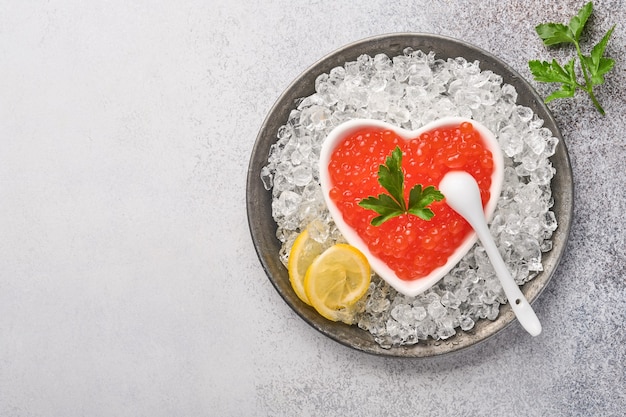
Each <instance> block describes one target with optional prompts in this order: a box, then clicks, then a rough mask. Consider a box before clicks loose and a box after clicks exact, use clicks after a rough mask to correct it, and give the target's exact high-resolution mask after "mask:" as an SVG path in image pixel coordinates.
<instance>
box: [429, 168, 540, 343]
mask: <svg viewBox="0 0 626 417" xmlns="http://www.w3.org/2000/svg"><path fill="white" fill-rule="evenodd" d="M439 190H440V191H441V192H442V193H443V195H444V196H445V197H446V203H448V206H450V208H452V209H453V210H454V211H456V212H457V213H459V214H460V215H461V216H463V217H464V218H465V220H467V222H468V223H469V224H470V225H471V226H472V227H473V228H474V231H476V234H477V235H478V238H479V239H480V241H481V242H482V244H483V247H484V248H485V251H486V252H487V256H489V259H490V260H491V264H492V265H493V268H494V270H495V271H496V275H497V276H498V278H499V279H500V283H501V284H502V288H503V289H504V294H506V298H507V299H508V300H509V304H510V305H511V308H512V309H513V312H514V313H515V316H516V317H517V319H518V320H519V322H520V324H521V325H522V327H524V329H526V331H527V332H528V333H530V334H531V335H532V336H538V335H539V334H540V333H541V323H540V322H539V319H538V318H537V315H536V314H535V312H534V310H533V308H532V307H531V306H530V303H529V302H528V300H526V297H524V294H522V291H520V289H519V286H518V285H517V284H516V283H515V281H514V280H513V277H512V276H511V274H510V272H509V270H508V269H507V267H506V264H505V263H504V261H503V260H502V257H501V256H500V252H498V248H497V246H496V243H495V242H494V241H493V238H492V237H491V233H490V232H489V228H488V227H487V221H486V220H485V214H484V212H483V208H482V203H481V201H480V191H479V189H478V184H477V183H476V180H475V179H474V177H472V176H471V175H470V174H468V173H467V172H463V171H453V172H449V173H448V174H446V175H445V176H444V177H443V179H442V180H441V182H440V183H439Z"/></svg>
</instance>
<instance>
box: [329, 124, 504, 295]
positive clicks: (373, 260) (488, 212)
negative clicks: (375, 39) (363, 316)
mask: <svg viewBox="0 0 626 417" xmlns="http://www.w3.org/2000/svg"><path fill="white" fill-rule="evenodd" d="M464 122H469V123H471V124H472V125H473V127H474V129H476V130H477V131H478V132H479V134H480V135H481V137H482V138H483V139H484V141H485V144H486V147H487V149H489V150H490V151H491V153H492V156H493V163H494V170H493V173H492V176H491V186H490V188H489V191H490V199H489V201H488V202H487V204H486V205H485V208H484V211H485V218H486V219H487V221H490V220H491V217H492V215H493V213H494V211H495V209H496V206H497V204H498V200H499V198H500V192H501V190H502V183H503V181H504V157H503V155H502V149H501V148H500V144H499V143H498V140H497V137H496V135H495V134H494V133H493V132H492V131H491V130H489V129H488V128H487V127H485V126H484V125H483V124H482V123H480V122H478V121H476V120H473V119H470V118H465V117H443V118H440V119H437V120H434V121H432V122H430V123H427V124H426V125H424V126H422V127H420V128H419V129H416V130H407V129H404V128H401V127H398V126H395V125H393V124H391V123H388V122H385V121H382V120H375V119H351V120H348V121H346V122H343V123H342V124H340V125H338V126H336V127H335V128H333V129H332V130H331V131H330V133H329V134H328V135H327V136H326V138H325V139H324V141H323V143H322V148H321V150H320V159H319V175H320V185H321V187H322V193H323V195H324V200H325V202H326V205H327V207H328V210H329V212H330V215H331V217H332V218H333V220H334V222H335V224H336V225H337V228H338V229H339V231H340V232H341V233H342V234H343V236H344V238H345V239H346V240H347V241H348V243H349V244H351V245H352V246H354V247H356V248H357V249H358V250H360V251H361V252H362V253H363V254H364V255H365V257H366V258H367V260H368V261H369V263H370V266H371V268H372V269H373V270H374V271H375V272H376V273H377V274H378V275H379V276H380V277H381V278H382V279H384V280H385V281H386V282H387V283H389V285H391V286H392V287H393V288H395V289H396V290H397V291H398V292H400V293H402V294H404V295H407V296H410V297H414V296H417V295H419V294H421V293H423V292H425V291H426V290H428V289H429V288H431V287H432V286H433V285H435V284H436V283H437V282H438V281H439V280H440V279H441V278H443V277H444V276H445V275H446V274H447V273H448V272H449V271H450V270H451V269H452V268H453V267H454V266H455V265H456V264H457V263H458V262H459V261H460V260H461V259H462V258H463V257H464V256H465V255H466V254H467V253H468V252H469V250H470V249H471V248H472V246H474V243H476V240H477V238H476V233H475V232H473V231H472V233H470V235H468V236H467V237H466V238H465V239H464V240H463V242H462V243H461V244H460V245H459V247H458V248H457V249H456V250H455V252H454V253H453V254H452V255H451V256H450V257H449V258H448V261H447V262H446V263H445V264H444V265H443V266H440V267H438V268H436V269H435V270H433V271H432V272H431V273H430V274H428V275H427V276H425V277H422V278H418V279H416V280H412V281H407V280H403V279H400V278H399V277H398V276H397V275H396V273H395V272H394V271H393V270H392V269H391V268H389V266H387V264H386V263H385V262H383V261H382V260H381V259H380V258H378V257H376V256H374V255H373V254H372V253H371V251H370V250H369V249H368V247H367V245H366V244H365V242H364V241H363V240H362V239H361V237H360V236H359V235H358V234H357V233H356V232H355V231H354V229H352V227H351V226H349V225H348V224H347V223H346V222H345V221H344V220H343V216H342V215H341V212H340V211H339V209H338V208H337V206H336V205H335V203H334V202H333V201H332V199H331V198H330V197H329V191H330V189H331V187H332V184H331V181H330V176H329V173H328V164H329V162H330V157H331V155H332V153H333V151H334V150H335V148H336V147H337V145H338V142H339V141H340V140H341V139H343V138H345V137H346V136H348V135H349V134H351V133H352V132H354V131H356V130H360V129H363V128H368V127H376V128H381V129H385V130H392V131H394V132H395V133H396V134H398V136H400V137H402V138H403V139H405V140H407V141H408V140H410V139H414V138H416V137H418V136H419V135H420V134H422V133H424V132H427V131H431V130H434V129H437V128H441V127H445V126H451V125H460V124H461V123H464Z"/></svg>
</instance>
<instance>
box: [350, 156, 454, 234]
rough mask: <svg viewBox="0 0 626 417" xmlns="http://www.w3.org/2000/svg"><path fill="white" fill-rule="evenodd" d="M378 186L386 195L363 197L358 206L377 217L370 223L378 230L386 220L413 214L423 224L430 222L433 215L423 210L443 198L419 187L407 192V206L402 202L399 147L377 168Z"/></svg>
mask: <svg viewBox="0 0 626 417" xmlns="http://www.w3.org/2000/svg"><path fill="white" fill-rule="evenodd" d="M378 182H379V183H380V185H381V186H382V187H383V188H384V189H385V190H387V192H388V193H389V194H379V195H378V197H373V196H370V197H367V198H364V199H363V200H361V201H360V202H359V206H361V207H363V208H366V209H369V210H373V211H375V212H376V213H378V214H379V216H377V217H374V218H373V219H372V222H371V223H372V225H373V226H380V225H381V224H383V223H384V222H386V221H387V220H389V219H392V218H394V217H397V216H401V215H403V214H413V215H414V216H417V217H419V218H421V219H423V220H430V219H431V218H432V217H433V216H434V213H433V211H432V210H431V209H429V208H427V207H426V206H428V205H429V204H430V203H432V202H433V201H440V200H443V194H441V192H440V191H439V190H437V189H436V188H435V187H433V186H432V185H430V186H428V187H426V188H424V189H422V185H421V184H417V185H415V186H414V187H413V188H412V189H411V191H409V205H408V207H407V204H406V201H405V199H404V172H402V150H401V149H400V147H399V146H396V148H395V149H394V150H393V151H392V152H391V156H388V157H387V158H386V159H385V164H384V165H379V166H378Z"/></svg>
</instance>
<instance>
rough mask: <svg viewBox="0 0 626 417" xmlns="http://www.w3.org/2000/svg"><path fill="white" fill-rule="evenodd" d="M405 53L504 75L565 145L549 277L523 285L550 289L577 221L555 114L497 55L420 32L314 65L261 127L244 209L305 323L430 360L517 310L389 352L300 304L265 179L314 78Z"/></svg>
mask: <svg viewBox="0 0 626 417" xmlns="http://www.w3.org/2000/svg"><path fill="white" fill-rule="evenodd" d="M406 47H412V48H413V49H419V50H422V51H424V52H426V53H428V52H430V51H433V52H434V53H435V54H436V58H442V59H446V58H456V57H464V58H465V59H467V60H468V61H470V62H471V61H474V60H478V61H480V68H481V70H491V71H493V72H494V73H496V74H499V75H501V76H502V78H503V80H504V82H505V83H508V84H511V85H513V86H514V87H515V88H516V90H517V93H518V104H521V105H524V106H527V107H530V108H531V109H532V110H533V111H534V112H535V113H536V114H537V115H538V116H539V117H540V118H542V119H543V120H544V126H545V127H547V128H549V129H550V130H551V131H552V133H553V134H554V136H555V137H557V138H558V139H559V145H558V148H557V151H556V154H555V155H554V156H553V157H552V163H553V165H554V167H555V168H556V172H557V173H556V175H555V177H554V179H553V181H552V189H553V196H554V207H553V210H554V213H555V215H556V218H557V220H558V223H559V228H558V229H557V230H556V232H555V233H554V235H553V249H552V250H551V251H550V252H548V253H546V254H544V257H543V262H544V271H543V272H542V273H541V274H539V275H538V276H537V277H536V278H534V279H533V280H532V281H530V282H528V283H526V284H525V285H524V286H523V287H522V291H523V293H524V295H525V296H526V298H527V299H528V300H529V301H530V302H532V301H533V300H535V299H536V298H537V297H538V296H539V294H540V293H541V292H542V291H543V289H544V288H545V287H546V285H547V283H548V281H549V280H550V278H551V277H552V274H553V273H554V270H555V269H556V267H557V265H558V263H559V260H560V259H561V256H562V255H563V252H564V251H565V247H566V244H567V238H568V235H569V229H570V225H571V221H572V210H573V182H572V170H571V166H570V161H569V156H568V154H567V149H566V147H565V144H564V143H563V138H562V136H561V133H560V132H559V129H558V128H557V126H556V123H555V121H554V119H553V118H552V115H551V114H550V111H549V110H548V109H547V107H546V106H545V105H544V104H543V100H542V99H541V97H539V96H538V95H537V93H536V92H535V90H534V89H533V88H532V87H531V86H530V84H528V83H527V82H526V81H525V80H524V79H523V78H522V77H521V76H520V75H519V74H518V73H517V72H515V71H514V70H513V69H512V68H511V67H509V66H508V65H506V64H505V63H503V62H502V61H500V60H499V59H498V58H496V57H495V56H493V55H491V54H489V53H487V52H485V51H482V50H480V49H478V48H476V47H475V46H472V45H469V44H467V43H465V42H462V41H459V40H456V39H451V38H446V37H442V36H438V35H430V34H418V33H397V34H388V35H381V36H376V37H373V38H368V39H364V40H361V41H358V42H355V43H352V44H349V45H346V46H344V47H342V48H340V49H338V50H337V51H335V52H333V53H331V54H329V55H327V56H326V57H324V58H322V59H321V60H319V61H318V62H316V63H315V64H313V66H311V67H310V68H309V69H307V70H306V71H305V72H304V73H303V74H301V75H300V76H299V77H298V78H297V79H296V80H295V81H294V82H293V83H292V84H291V85H290V86H289V87H288V88H287V90H285V92H284V93H283V94H282V95H281V96H280V97H279V99H278V101H277V102H276V103H275V104H274V107H272V109H271V110H270V112H269V114H268V115H267V118H266V119H265V121H264V123H263V126H261V130H260V132H259V135H258V137H257V140H256V143H255V145H254V149H253V150H252V156H251V158H250V165H249V167H248V179H247V193H246V199H247V201H246V204H247V209H248V223H249V226H250V232H251V234H252V240H253V242H254V245H255V248H256V251H257V254H258V256H259V259H260V261H261V264H262V265H263V268H264V269H265V272H266V273H267V275H268V277H269V279H270V281H271V282H272V284H273V285H274V287H276V290H277V291H278V293H279V294H280V295H281V297H283V299H284V300H285V301H286V302H287V304H289V306H290V307H291V308H292V309H293V310H294V311H295V312H296V313H298V314H299V315H300V317H302V318H303V319H304V320H305V321H306V322H307V323H309V324H310V325H311V326H313V327H314V328H315V329H317V330H319V331H320V332H322V333H323V334H325V335H326V336H328V337H330V338H331V339H334V340H336V341H337V342H339V343H342V344H344V345H346V346H350V347H352V348H355V349H358V350H361V351H364V352H367V353H372V354H376V355H384V356H398V357H426V356H435V355H441V354H444V353H449V352H454V351H457V350H459V349H462V348H465V347H468V346H472V345H474V344H476V343H478V342H480V341H483V340H485V339H487V338H488V337H490V336H492V335H494V334H495V333H496V332H498V331H500V330H502V329H503V328H504V327H506V326H507V325H508V324H510V323H511V322H512V321H513V320H514V319H515V316H514V314H513V311H512V310H511V307H510V306H509V305H508V304H506V305H503V306H501V308H500V315H499V316H498V318H497V319H496V320H495V321H489V320H479V321H478V322H477V323H476V325H475V327H474V329H472V331H469V332H462V331H459V332H457V334H456V335H455V336H453V337H451V338H449V339H446V340H445V341H435V340H432V339H428V340H426V341H420V342H419V343H418V344H417V345H414V346H406V347H394V348H391V349H383V348H381V347H380V346H379V345H378V344H377V343H376V342H375V341H374V339H373V337H372V336H371V335H370V334H369V333H368V332H366V331H364V330H361V329H359V328H358V327H356V326H348V325H345V324H342V323H334V322H331V321H328V320H326V319H324V318H323V317H322V316H320V315H319V314H317V313H316V312H315V311H314V310H313V309H312V308H311V307H309V306H307V305H306V304H304V303H302V302H301V301H300V300H299V299H298V297H297V296H296V295H295V293H294V292H293V290H292V289H291V286H290V284H289V277H288V274H287V270H286V268H285V267H284V266H283V265H282V264H281V262H280V261H279V259H278V252H279V250H280V242H279V241H278V239H277V238H276V223H275V222H274V220H273V218H272V211H271V199H272V197H271V192H269V191H266V190H265V188H264V187H263V184H262V182H261V179H260V171H261V168H262V167H263V166H264V165H266V164H267V157H268V154H269V149H270V146H271V145H272V144H273V143H274V142H275V141H276V132H277V130H278V128H279V127H280V126H281V125H283V124H285V123H286V121H287V118H288V115H289V112H290V111H291V110H292V109H293V108H294V107H295V105H294V102H295V101H296V100H297V99H298V98H301V97H306V96H309V95H311V94H313V93H314V92H315V79H316V77H317V76H318V75H320V74H322V73H327V72H329V71H330V70H331V69H332V68H334V67H337V66H343V65H344V64H345V63H346V62H349V61H354V60H356V58H357V57H358V56H359V55H362V54H368V55H370V56H374V55H375V54H377V53H385V54H387V55H388V56H389V57H393V56H396V55H401V54H402V53H403V50H404V49H405V48H406ZM529 337H530V336H529Z"/></svg>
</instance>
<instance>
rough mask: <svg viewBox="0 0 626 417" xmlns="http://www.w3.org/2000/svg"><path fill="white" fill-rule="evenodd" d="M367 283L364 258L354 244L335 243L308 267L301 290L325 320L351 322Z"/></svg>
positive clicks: (366, 267) (367, 268)
mask: <svg viewBox="0 0 626 417" xmlns="http://www.w3.org/2000/svg"><path fill="white" fill-rule="evenodd" d="M369 285H370V266H369V263H368V262H367V258H366V257H365V255H363V254H362V253H361V252H360V251H359V250H358V249H356V248H355V247H354V246H351V245H347V244H344V243H338V244H336V245H334V246H331V247H330V248H328V249H326V250H325V251H324V252H322V254H321V255H319V256H317V257H316V258H315V259H314V260H313V262H312V263H311V265H310V266H309V267H308V268H307V271H306V274H305V277H304V291H305V294H306V297H307V299H308V301H309V303H310V304H311V305H312V306H313V307H314V308H315V309H316V310H317V312H318V313H319V314H321V315H322V316H323V317H325V318H327V319H328V320H332V321H343V322H344V323H348V324H352V323H353V321H354V306H355V304H356V303H357V301H359V299H361V298H362V297H363V296H364V295H365V293H366V292H367V289H368V288H369Z"/></svg>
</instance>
